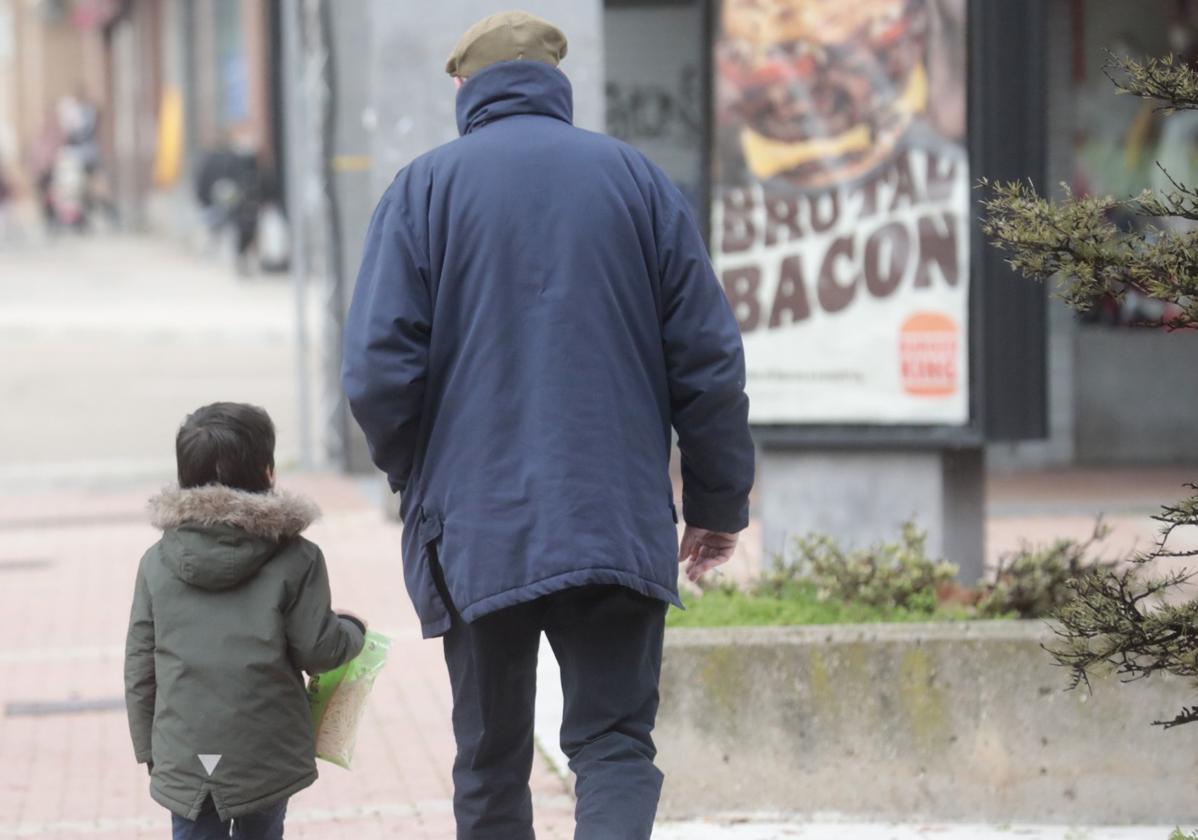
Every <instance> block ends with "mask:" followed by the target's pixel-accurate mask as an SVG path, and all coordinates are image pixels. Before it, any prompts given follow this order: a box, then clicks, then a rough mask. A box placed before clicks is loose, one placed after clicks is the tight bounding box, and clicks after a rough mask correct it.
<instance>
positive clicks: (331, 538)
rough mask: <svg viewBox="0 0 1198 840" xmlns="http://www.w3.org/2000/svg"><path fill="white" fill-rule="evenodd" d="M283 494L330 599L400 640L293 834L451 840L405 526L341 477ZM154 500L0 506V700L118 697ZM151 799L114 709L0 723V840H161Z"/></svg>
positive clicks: (550, 819) (20, 501) (295, 810)
mask: <svg viewBox="0 0 1198 840" xmlns="http://www.w3.org/2000/svg"><path fill="white" fill-rule="evenodd" d="M284 483H285V484H287V485H288V486H290V487H293V488H296V489H300V490H302V491H304V492H308V493H310V494H311V495H312V496H313V497H314V498H316V499H317V500H318V501H319V502H320V503H321V505H322V507H323V508H324V510H325V516H324V518H323V519H322V520H321V521H320V522H318V523H317V524H316V525H315V526H313V528H312V529H311V532H310V535H311V537H312V538H313V539H314V540H316V541H317V542H318V543H320V545H321V546H322V547H323V548H324V551H325V554H326V556H327V557H328V560H329V567H330V575H331V578H332V587H333V593H334V599H335V603H336V604H338V605H341V606H344V607H346V608H352V609H354V610H357V611H359V612H360V613H361V614H362V615H364V616H366V617H367V618H368V619H369V620H370V621H371V622H372V624H373V626H375V627H376V628H378V629H380V630H383V631H384V632H388V633H390V634H391V635H392V636H393V637H394V639H395V646H394V648H393V650H392V654H391V657H392V658H391V661H390V663H389V667H388V668H387V670H386V671H384V673H383V674H382V676H381V677H380V678H379V680H378V682H377V684H376V689H375V695H374V698H373V702H372V704H371V706H370V709H369V712H368V716H367V719H366V721H365V724H364V729H363V737H362V739H361V742H360V743H359V748H358V756H357V761H356V765H355V767H354V769H353V770H352V771H346V770H343V769H341V768H339V767H335V766H332V765H328V764H324V763H323V762H322V763H321V779H320V781H319V782H317V784H316V785H315V786H314V787H312V788H310V789H309V790H307V791H304V792H303V793H301V794H299V795H298V796H296V797H295V799H294V800H293V802H292V805H291V817H290V820H289V826H290V828H289V830H288V837H294V838H301V839H303V840H333V839H334V838H346V840H350V839H351V838H352V840H370V838H375V837H379V838H384V837H396V838H429V840H433V838H435V840H444V838H448V837H452V836H453V831H452V814H451V808H450V797H451V792H452V783H451V779H450V766H451V762H452V756H453V744H452V734H451V729H450V722H449V709H450V700H449V690H448V680H447V679H446V676H445V670H444V663H443V662H442V660H441V657H440V646H439V645H438V644H436V643H428V642H423V641H422V640H421V639H420V634H419V629H418V625H417V623H416V620H415V616H414V614H413V613H412V611H411V607H410V606H409V603H408V599H407V595H406V593H405V591H404V588H403V582H402V580H401V572H400V565H399V562H398V557H399V550H400V542H399V540H400V529H399V527H398V526H396V525H394V524H391V523H388V522H385V521H384V518H383V516H382V515H381V514H380V513H379V512H378V511H377V509H376V508H375V506H374V505H373V504H372V502H371V501H370V499H368V497H367V495H366V494H364V493H363V492H361V491H360V489H359V485H358V484H357V483H355V482H353V481H351V480H349V479H343V478H336V477H329V476H316V477H303V478H296V479H295V480H293V481H285V482H284ZM150 492H152V488H134V489H127V490H121V491H119V492H116V493H101V492H97V493H88V492H84V491H70V492H63V493H53V494H51V493H47V494H33V495H27V496H22V497H5V498H0V592H2V593H3V598H2V601H3V609H0V640H2V641H0V669H2V671H0V672H2V673H3V674H4V679H3V681H2V682H0V704H4V705H7V704H9V703H15V702H25V701H62V700H67V699H88V700H90V699H105V698H117V697H120V696H121V694H122V684H121V679H122V677H121V657H122V646H123V643H124V632H125V622H126V619H127V616H128V609H129V599H130V594H131V586H132V581H133V575H134V572H135V570H136V567H137V563H138V560H139V558H140V556H141V553H142V552H143V551H144V550H145V548H146V547H147V546H148V545H149V544H150V543H151V542H152V541H153V540H154V539H155V532H154V531H153V530H152V529H151V528H150V527H149V526H148V525H145V524H142V521H141V519H142V510H143V508H144V500H145V497H146V496H148V495H149V493H150ZM146 787H147V781H146V777H145V771H144V769H143V768H141V767H138V766H137V765H135V764H134V763H133V757H132V748H131V747H130V744H129V736H128V730H127V728H126V723H125V716H124V714H123V712H122V711H115V712H114V711H107V712H89V713H78V714H66V715H53V716H45V717H9V716H4V717H0V837H6V836H16V837H36V838H56V839H58V840H67V838H92V837H94V838H97V840H107V838H113V840H115V838H121V840H127V839H131V838H151V837H154V838H158V837H163V836H164V835H165V832H166V831H167V828H166V826H167V823H168V816H167V813H166V811H164V810H163V809H162V808H160V807H159V806H158V805H157V804H155V803H154V802H153V801H151V800H150V798H149V796H148V794H147V792H146ZM533 791H534V796H535V798H536V802H537V806H538V837H545V838H565V837H569V836H570V833H571V831H570V814H571V811H572V807H573V806H572V802H571V800H570V799H569V797H568V796H566V790H565V787H564V785H563V783H562V781H561V780H560V779H559V778H558V777H556V776H555V775H554V774H553V773H552V772H551V771H550V770H549V769H548V767H547V766H545V765H544V764H543V763H541V762H538V764H537V767H536V770H535V773H534V779H533Z"/></svg>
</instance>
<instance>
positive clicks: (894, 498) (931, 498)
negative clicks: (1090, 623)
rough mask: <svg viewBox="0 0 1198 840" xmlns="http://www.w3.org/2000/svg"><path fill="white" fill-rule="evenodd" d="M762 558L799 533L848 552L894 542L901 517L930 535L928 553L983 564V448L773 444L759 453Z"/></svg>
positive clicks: (968, 566) (966, 576) (963, 568)
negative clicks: (816, 535)
mask: <svg viewBox="0 0 1198 840" xmlns="http://www.w3.org/2000/svg"><path fill="white" fill-rule="evenodd" d="M757 487H758V498H759V499H760V500H761V501H760V502H759V505H760V514H761V519H762V538H763V542H764V549H765V550H764V552H763V554H762V557H763V558H764V560H765V562H766V563H767V564H768V563H772V562H773V559H774V558H775V557H777V556H779V555H780V554H783V553H784V552H787V553H788V552H789V551H790V550H791V548H792V542H793V540H794V539H795V538H796V537H800V536H803V535H805V534H810V533H819V534H826V535H828V536H830V537H832V538H833V539H835V540H836V541H837V542H838V543H839V544H840V545H842V546H844V547H845V548H846V549H851V548H865V547H867V546H869V545H872V544H875V543H879V542H883V541H886V542H893V541H894V540H895V539H896V538H897V537H898V535H899V533H900V529H901V526H902V524H903V522H905V521H908V520H911V521H914V522H915V523H916V525H917V526H918V527H919V528H920V529H921V530H923V531H926V532H927V535H928V542H927V551H928V554H929V556H931V557H933V558H943V559H945V560H948V561H950V562H953V563H956V564H957V565H958V566H959V567H960V578H961V579H962V581H965V582H972V581H975V580H977V579H978V578H979V577H980V576H981V574H982V572H983V570H984V566H985V458H984V455H983V452H982V450H981V449H976V448H970V449H952V450H937V449H926V450H925V449H865V448H862V449H790V448H787V449H774V448H766V449H763V450H761V451H760V452H759V457H758V471H757Z"/></svg>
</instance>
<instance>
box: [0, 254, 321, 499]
mask: <svg viewBox="0 0 1198 840" xmlns="http://www.w3.org/2000/svg"><path fill="white" fill-rule="evenodd" d="M314 285H315V284H314ZM308 303H309V307H308V309H309V317H308V323H309V324H310V325H311V326H310V335H311V355H310V362H309V372H310V379H311V381H312V382H313V385H312V386H311V387H312V392H313V397H312V405H313V413H314V416H315V415H316V407H317V406H318V403H317V401H316V396H317V393H318V387H319V386H318V385H317V384H315V383H317V382H319V378H318V376H317V372H318V371H319V370H320V364H321V362H320V358H319V351H320V335H319V331H318V330H317V329H316V327H317V325H318V324H319V318H317V317H316V314H315V313H317V311H318V308H319V306H320V305H321V301H320V299H319V294H318V292H317V291H316V289H315V288H313V289H312V290H310V294H309V301H308ZM296 320H297V319H296V305H295V300H294V295H293V291H292V288H291V286H290V283H289V280H288V278H287V276H286V275H261V276H256V277H251V278H246V279H238V278H237V277H236V276H234V274H233V273H232V271H231V270H230V269H229V268H228V267H227V266H225V265H223V264H222V263H221V262H220V261H218V260H215V259H204V258H201V257H199V256H197V255H193V254H189V253H187V252H186V251H184V250H183V249H182V248H180V247H178V246H176V245H174V244H172V243H169V242H164V241H159V240H155V239H152V238H149V237H133V236H117V235H111V236H94V237H88V238H77V237H73V236H65V237H63V238H61V239H60V240H56V241H54V242H53V243H50V244H47V245H42V246H37V247H29V248H24V249H18V250H10V251H5V250H3V249H0V358H4V359H6V360H14V361H15V363H11V364H3V365H0V404H3V405H4V410H3V411H2V412H0V492H5V491H8V490H24V489H27V488H28V487H30V486H31V485H32V484H36V485H39V486H43V487H47V486H55V485H58V484H61V483H63V482H64V481H66V482H73V483H76V484H77V483H78V482H80V481H83V480H89V479H92V478H93V477H95V478H96V479H97V480H104V481H106V482H108V483H111V481H112V480H113V479H114V478H117V477H119V478H120V479H121V480H124V481H126V482H132V481H138V480H140V481H146V480H148V479H150V478H151V477H152V478H153V480H159V478H158V477H159V476H163V477H169V476H170V475H171V474H172V472H173V462H172V459H171V458H170V456H171V435H172V434H173V432H174V429H176V428H177V427H178V424H179V423H180V422H181V421H182V419H183V417H184V416H185V415H186V414H187V412H189V411H191V410H193V409H195V408H196V407H197V406H200V405H203V404H204V403H206V402H213V401H216V400H244V401H249V402H253V403H255V404H258V405H262V406H263V407H265V408H266V409H267V410H268V411H269V412H270V413H271V416H272V417H274V419H275V423H276V425H277V427H278V433H279V441H278V449H277V452H278V456H277V459H278V461H279V463H280V464H281V465H287V464H290V463H294V462H295V460H296V457H297V453H298V451H299V428H300V424H299V396H298V388H299V386H298V366H299V356H298V352H297V341H296V337H295V335H296ZM320 432H321V430H320V429H319V428H317V429H314V433H315V434H320Z"/></svg>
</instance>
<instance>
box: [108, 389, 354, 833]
mask: <svg viewBox="0 0 1198 840" xmlns="http://www.w3.org/2000/svg"><path fill="white" fill-rule="evenodd" d="M274 445H275V431H274V425H273V424H272V423H271V420H270V417H269V416H268V415H267V414H266V412H265V411H263V410H262V409H260V408H256V407H254V406H250V405H243V404H239V403H214V404H212V405H208V406H205V407H203V408H201V409H199V410H198V411H196V412H195V413H193V414H192V415H190V416H189V417H188V418H187V419H186V420H185V421H184V423H183V426H182V428H180V429H179V434H178V436H177V437H176V439H175V454H176V458H177V461H178V472H179V486H178V487H177V488H175V487H172V488H170V489H167V490H165V491H163V492H162V493H161V494H160V495H158V496H156V497H155V498H154V499H153V500H152V501H151V503H150V509H151V513H152V518H153V523H154V525H155V526H156V527H157V528H160V529H161V530H162V532H163V533H162V539H160V540H159V541H158V542H157V543H156V544H154V545H153V546H152V547H151V548H150V550H149V551H147V552H146V554H145V556H144V557H143V558H142V560H141V566H140V568H139V569H138V572H137V584H136V589H135V590H134V595H133V610H132V615H131V617H130V620H129V635H128V640H127V642H126V647H125V701H126V705H127V707H128V712H129V729H130V732H131V733H132V736H133V749H134V752H135V754H136V756H137V760H138V762H139V763H144V764H146V765H148V767H149V771H150V777H151V783H150V795H151V796H153V798H154V799H155V800H156V801H157V802H158V803H160V804H161V805H163V806H165V807H166V808H168V809H170V811H171V812H172V813H173V821H174V838H175V840H185V839H187V838H204V840H207V838H213V837H222V838H227V837H228V836H229V831H230V827H231V826H230V823H236V829H235V831H236V833H235V834H234V836H235V837H239V838H245V840H250V838H261V839H262V840H273V839H274V838H281V837H282V836H283V818H284V814H285V812H286V809H287V799H288V797H290V796H291V795H292V794H294V793H296V792H297V791H299V790H301V789H303V788H305V787H307V786H308V785H310V784H312V783H313V782H314V781H316V762H315V752H316V749H315V738H314V735H313V731H312V723H311V719H310V717H309V713H308V703H307V696H306V692H305V688H304V679H303V675H302V674H301V673H300V672H301V671H307V672H308V673H310V674H311V673H320V672H323V671H328V670H331V669H333V668H336V667H337V666H338V665H341V664H342V663H344V662H346V661H348V660H349V659H352V658H353V657H354V656H356V655H357V654H358V653H359V651H361V649H362V644H363V633H364V631H365V629H366V628H365V625H364V624H363V623H362V622H361V621H359V620H358V619H357V618H354V617H353V616H349V615H340V616H339V615H337V614H336V613H334V612H333V611H332V610H331V609H330V607H329V578H328V572H327V570H326V569H325V561H324V556H323V555H322V554H321V551H320V549H319V548H317V547H316V545H315V544H313V543H311V542H309V541H308V540H306V539H304V538H303V537H301V536H300V532H302V531H303V530H304V529H305V528H306V527H307V526H308V525H309V524H311V523H312V521H313V520H314V519H316V517H317V516H318V515H319V511H318V510H317V508H316V506H315V505H314V504H313V503H312V502H310V501H308V500H306V499H303V498H301V497H299V496H294V495H291V494H288V493H283V492H275V491H274V489H273V487H274Z"/></svg>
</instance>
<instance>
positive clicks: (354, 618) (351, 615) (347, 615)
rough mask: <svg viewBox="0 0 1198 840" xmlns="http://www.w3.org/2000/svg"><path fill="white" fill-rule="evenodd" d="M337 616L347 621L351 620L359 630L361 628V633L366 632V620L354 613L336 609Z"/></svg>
mask: <svg viewBox="0 0 1198 840" xmlns="http://www.w3.org/2000/svg"><path fill="white" fill-rule="evenodd" d="M337 617H338V618H344V619H346V620H347V621H352V622H353V623H354V624H356V625H358V629H359V630H361V631H362V632H363V633H365V632H366V626H367V625H366V620H365V619H363V618H361V617H360V616H358V615H357V614H356V613H352V612H347V611H345V610H337Z"/></svg>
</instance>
